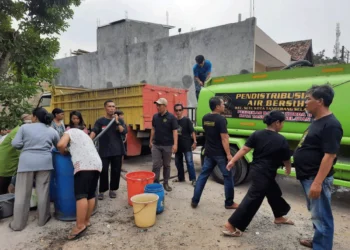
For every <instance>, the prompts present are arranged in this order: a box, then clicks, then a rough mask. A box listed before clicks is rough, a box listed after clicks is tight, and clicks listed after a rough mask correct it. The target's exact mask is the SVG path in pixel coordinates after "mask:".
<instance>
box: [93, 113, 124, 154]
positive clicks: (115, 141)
mask: <svg viewBox="0 0 350 250" xmlns="http://www.w3.org/2000/svg"><path fill="white" fill-rule="evenodd" d="M110 121H111V119H107V118H105V117H101V118H99V119H98V120H97V121H96V122H95V126H94V128H93V129H92V131H93V132H94V133H95V134H96V136H97V135H98V134H99V133H101V132H102V130H104V129H105V128H106V127H107V125H108V124H109V123H110ZM119 123H120V124H121V125H122V126H123V125H124V121H123V120H121V119H119ZM125 133H126V131H125V130H124V131H123V133H120V132H119V129H118V127H117V124H116V123H115V122H114V123H113V124H112V125H111V127H110V128H109V129H108V130H107V131H106V132H105V133H104V134H103V135H102V136H101V137H100V138H99V154H100V157H109V156H116V155H125V148H124V144H123V140H122V134H125Z"/></svg>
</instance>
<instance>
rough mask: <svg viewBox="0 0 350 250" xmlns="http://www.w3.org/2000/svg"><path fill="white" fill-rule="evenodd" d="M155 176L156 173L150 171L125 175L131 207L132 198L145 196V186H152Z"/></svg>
mask: <svg viewBox="0 0 350 250" xmlns="http://www.w3.org/2000/svg"><path fill="white" fill-rule="evenodd" d="M155 176H156V175H155V173H153V172H150V171H137V172H130V173H127V174H126V175H125V178H126V184H127V188H128V203H129V205H130V206H132V202H131V197H133V196H134V195H137V194H143V193H144V190H145V186H146V185H147V184H152V183H153V181H154V177H155Z"/></svg>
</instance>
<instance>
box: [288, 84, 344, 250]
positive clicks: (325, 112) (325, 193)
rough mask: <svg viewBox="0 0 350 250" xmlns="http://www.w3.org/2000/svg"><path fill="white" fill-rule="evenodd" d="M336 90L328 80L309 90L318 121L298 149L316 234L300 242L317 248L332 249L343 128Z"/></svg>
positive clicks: (297, 160)
mask: <svg viewBox="0 0 350 250" xmlns="http://www.w3.org/2000/svg"><path fill="white" fill-rule="evenodd" d="M333 98H334V91H333V89H332V87H331V86H330V85H328V84H325V85H321V86H313V87H312V88H311V89H309V90H308V91H307V97H306V110H307V111H308V112H309V113H311V114H312V115H313V116H314V118H315V119H314V121H313V122H312V123H311V125H310V126H309V128H308V129H307V130H306V131H305V133H304V135H303V137H302V139H301V141H300V143H299V145H298V147H297V148H296V150H295V152H294V165H295V169H296V174H297V178H298V179H299V180H300V182H301V185H302V186H303V189H304V192H305V195H306V199H307V205H308V209H309V211H311V215H312V216H311V218H312V223H313V225H314V229H315V234H314V237H313V239H312V240H310V239H302V240H300V244H301V245H303V246H306V247H310V248H313V249H325V250H328V249H332V246H333V235H334V221H333V215H332V208H331V187H332V184H333V173H334V170H333V165H334V164H335V163H336V160H337V153H338V151H339V149H340V141H341V138H342V137H343V129H342V126H341V124H340V123H339V121H338V120H337V118H336V117H335V116H334V115H333V114H332V113H331V111H330V110H329V106H330V105H331V103H332V101H333Z"/></svg>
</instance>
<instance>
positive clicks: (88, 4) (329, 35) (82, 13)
mask: <svg viewBox="0 0 350 250" xmlns="http://www.w3.org/2000/svg"><path fill="white" fill-rule="evenodd" d="M126 11H127V12H128V18H130V19H135V20H140V21H145V22H153V23H162V24H166V11H168V12H169V25H173V26H176V28H174V29H172V30H171V31H170V35H176V34H177V30H178V28H181V29H182V33H184V32H189V31H190V30H191V28H193V27H194V28H195V29H196V30H200V29H205V28H210V27H214V26H219V25H224V24H227V23H235V22H237V20H238V13H241V14H242V20H245V19H246V18H249V17H250V0H82V4H81V5H80V6H79V7H78V8H76V9H75V14H74V17H73V19H72V20H70V21H69V24H70V27H69V28H68V29H67V31H66V32H65V33H63V34H62V35H61V37H60V42H61V50H60V52H59V54H58V55H57V56H56V57H57V58H62V57H65V56H69V53H70V50H72V51H73V50H76V49H84V50H88V51H90V52H92V51H96V28H97V20H98V19H99V20H100V24H101V25H104V24H107V23H110V22H112V21H116V20H120V19H124V18H125V12H126ZM349 12H350V0H332V1H329V0H255V17H256V18H257V25H258V26H259V27H260V28H261V29H262V30H263V31H264V32H265V33H266V34H268V35H269V36H270V37H271V38H272V39H273V40H275V41H276V42H277V43H282V42H290V41H297V40H305V39H312V42H313V51H314V53H316V52H318V51H320V50H322V49H325V50H326V55H327V56H330V57H333V47H334V44H335V39H336V36H335V28H336V23H337V22H339V23H340V30H341V36H340V44H341V45H344V46H345V47H346V48H347V49H348V50H350V31H349V30H350V18H349Z"/></svg>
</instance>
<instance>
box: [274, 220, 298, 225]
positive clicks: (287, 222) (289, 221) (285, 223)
mask: <svg viewBox="0 0 350 250" xmlns="http://www.w3.org/2000/svg"><path fill="white" fill-rule="evenodd" d="M274 223H275V224H276V225H294V222H293V221H292V220H290V219H287V220H286V221H282V222H276V221H274Z"/></svg>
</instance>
